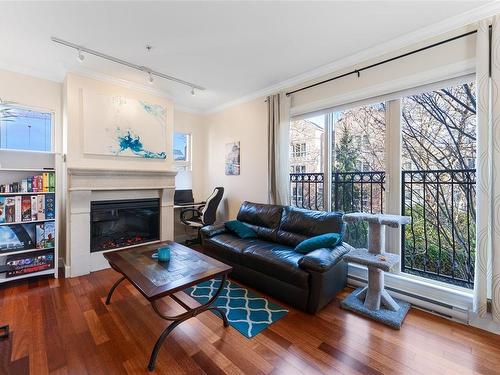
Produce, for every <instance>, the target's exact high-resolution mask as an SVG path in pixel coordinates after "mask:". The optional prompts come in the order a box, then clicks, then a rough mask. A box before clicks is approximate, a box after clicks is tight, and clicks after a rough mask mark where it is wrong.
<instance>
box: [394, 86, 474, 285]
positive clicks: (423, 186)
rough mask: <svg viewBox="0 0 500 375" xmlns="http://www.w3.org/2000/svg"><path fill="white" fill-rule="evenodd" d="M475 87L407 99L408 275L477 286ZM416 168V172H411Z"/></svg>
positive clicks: (404, 121) (403, 120) (404, 134)
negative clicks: (410, 217) (475, 282)
mask: <svg viewBox="0 0 500 375" xmlns="http://www.w3.org/2000/svg"><path fill="white" fill-rule="evenodd" d="M475 98H476V94H475V83H474V82H463V83H461V84H456V83H454V84H450V86H448V87H442V88H437V89H434V90H428V91H424V92H421V93H418V94H415V95H408V96H405V97H403V98H401V112H402V117H401V133H402V141H403V144H402V155H401V156H402V165H403V171H402V177H401V178H402V181H403V184H402V189H403V191H402V194H403V197H404V201H403V207H402V209H403V213H404V214H406V215H410V216H412V222H411V223H410V224H409V225H406V226H405V231H404V233H403V234H404V243H403V247H402V250H403V253H402V255H403V257H402V271H403V272H407V273H411V274H414V275H418V276H423V277H427V278H430V279H434V280H439V281H445V282H449V283H452V284H456V285H460V286H465V287H469V288H470V287H472V283H473V281H474V259H475V247H476V243H475V232H476V226H475V217H476V211H475V201H476V187H475V176H476V171H475V169H474V168H475V160H476V99H475ZM409 165H411V170H410V171H409V170H408V169H410V168H407V167H408V166H409Z"/></svg>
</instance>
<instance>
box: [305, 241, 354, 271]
mask: <svg viewBox="0 0 500 375" xmlns="http://www.w3.org/2000/svg"><path fill="white" fill-rule="evenodd" d="M351 249H352V246H351V245H348V244H347V243H345V242H342V243H341V244H340V245H338V246H336V247H335V248H334V249H333V250H332V249H326V248H323V249H317V250H314V251H311V252H310V253H308V254H306V255H304V256H303V257H302V259H300V260H299V267H300V268H302V269H304V270H306V271H313V272H319V273H323V272H326V271H328V270H329V269H331V268H332V267H334V266H335V265H336V264H337V263H338V262H340V261H341V260H342V257H343V256H344V255H345V254H347V253H348V252H349V251H351Z"/></svg>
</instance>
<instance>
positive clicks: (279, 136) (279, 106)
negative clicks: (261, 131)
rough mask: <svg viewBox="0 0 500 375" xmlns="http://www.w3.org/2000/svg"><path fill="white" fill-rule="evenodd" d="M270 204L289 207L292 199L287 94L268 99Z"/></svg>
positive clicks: (288, 99)
mask: <svg viewBox="0 0 500 375" xmlns="http://www.w3.org/2000/svg"><path fill="white" fill-rule="evenodd" d="M267 108H268V146H267V150H268V155H269V156H268V168H267V170H268V181H269V188H268V195H269V203H271V204H281V205H288V204H289V201H290V199H289V197H290V177H289V170H290V167H289V159H288V155H289V152H290V151H289V138H290V98H289V97H287V96H286V94H285V93H280V94H275V95H270V96H268V97H267Z"/></svg>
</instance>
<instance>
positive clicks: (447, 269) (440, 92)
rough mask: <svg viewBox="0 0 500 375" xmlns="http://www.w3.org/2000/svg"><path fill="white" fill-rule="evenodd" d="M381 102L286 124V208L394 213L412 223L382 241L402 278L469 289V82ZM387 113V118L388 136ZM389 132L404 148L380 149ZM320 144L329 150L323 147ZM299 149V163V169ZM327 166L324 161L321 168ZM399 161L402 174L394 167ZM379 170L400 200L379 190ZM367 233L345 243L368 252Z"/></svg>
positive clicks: (360, 230)
mask: <svg viewBox="0 0 500 375" xmlns="http://www.w3.org/2000/svg"><path fill="white" fill-rule="evenodd" d="M385 98H387V100H388V101H382V100H381V99H380V101H379V102H374V103H373V104H367V105H358V106H352V107H350V106H349V105H348V104H346V105H342V107H338V110H335V109H331V110H330V111H325V112H323V114H321V115H318V114H317V113H316V114H315V115H314V116H313V115H311V116H310V117H306V116H304V115H302V116H300V118H301V119H300V120H299V117H297V118H296V119H294V120H292V122H291V126H290V140H291V144H290V147H291V158H290V164H291V165H292V166H293V168H292V170H291V172H292V175H291V176H290V184H291V193H292V200H291V201H292V204H295V205H299V206H301V207H304V208H308V209H324V210H331V211H344V212H353V211H364V212H371V213H379V212H384V211H385V210H386V209H387V208H389V209H391V211H396V210H401V213H402V214H403V215H408V216H411V218H412V220H411V222H410V223H409V224H407V225H405V226H404V228H403V229H402V230H401V232H400V233H398V232H397V231H392V232H391V231H390V232H389V233H388V235H389V236H390V239H391V241H390V242H392V243H399V242H400V243H401V248H400V250H401V270H402V272H404V273H410V274H413V275H416V276H421V277H424V278H427V279H432V280H437V281H441V282H446V283H450V284H454V285H458V286H463V287H467V288H472V287H473V283H474V261H475V251H476V250H475V249H476V227H475V219H476V211H475V204H476V170H475V168H476V110H477V109H476V93H475V83H474V78H473V77H472V76H465V77H462V78H459V79H454V80H452V81H451V80H450V81H448V82H445V83H443V82H440V83H437V84H433V85H429V86H427V87H424V88H422V87H418V88H416V89H413V90H407V91H405V92H398V93H394V94H390V95H387V96H386V97H385ZM386 107H388V109H389V110H388V111H387V112H388V113H390V114H391V116H389V117H388V118H387V121H390V122H391V123H388V126H387V127H386ZM396 111H397V112H399V111H400V112H401V116H400V117H399V118H398V116H393V115H392V114H396V113H397V112H396ZM313 124H315V125H316V126H317V127H318V129H321V132H322V133H321V134H322V135H321V139H323V141H322V142H317V143H316V145H317V146H318V147H317V151H318V152H317V155H318V160H319V162H318V163H313V162H312V159H311V155H312V154H313V151H314V150H315V149H314V147H313V145H315V143H314V142H313V140H314V137H313V136H312V135H313V133H314V130H313V129H314V125H313ZM389 132H390V140H395V139H397V136H400V137H401V138H400V139H401V147H399V142H389V144H386V134H389ZM398 132H399V134H398ZM324 134H327V135H328V139H329V140H330V139H331V142H330V141H329V142H325V141H324ZM304 142H305V143H306V144H307V153H306V157H304V158H302V157H301V158H300V159H297V157H298V156H299V155H301V152H302V147H301V146H300V145H301V144H302V143H304ZM396 146H397V147H396ZM386 147H387V150H386ZM325 148H326V150H325ZM386 153H387V155H386ZM325 156H327V157H328V158H329V160H322V159H323V158H324V157H325ZM398 159H399V160H400V161H401V164H399V163H397V162H395V161H397V160H398ZM299 164H300V165H306V166H307V171H308V173H307V174H300V173H298V169H297V168H298V167H299ZM399 165H400V166H399ZM310 166H311V167H310ZM314 166H315V167H314ZM386 168H390V169H389V173H391V178H392V181H390V182H391V184H392V186H394V184H397V185H398V186H401V190H400V194H401V195H398V196H395V195H394V191H399V189H387V190H386ZM397 168H400V169H401V170H397ZM313 172H314V173H313ZM329 173H331V176H328V175H327V174H329ZM327 176H328V177H329V178H327ZM324 181H329V182H330V181H331V182H330V184H329V185H327V184H326V183H324ZM389 190H391V191H389ZM318 202H319V203H318ZM358 224H359V223H358ZM366 233H367V228H366V225H364V226H363V225H357V224H356V225H349V226H348V228H347V233H346V241H347V242H348V243H350V244H351V245H353V246H354V247H365V246H366V240H367V239H366ZM391 233H392V234H391ZM400 238H401V241H399V239H400ZM394 250H397V249H394Z"/></svg>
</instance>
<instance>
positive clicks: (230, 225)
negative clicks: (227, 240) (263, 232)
mask: <svg viewBox="0 0 500 375" xmlns="http://www.w3.org/2000/svg"><path fill="white" fill-rule="evenodd" d="M224 226H225V227H226V229H227V230H228V231H230V232H233V233H234V234H236V235H237V236H238V237H239V238H255V237H257V233H255V231H254V230H253V229H252V228H250V227H249V226H248V225H246V224H245V223H243V222H241V221H239V220H231V221H227V222H226V223H225V224H224Z"/></svg>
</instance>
